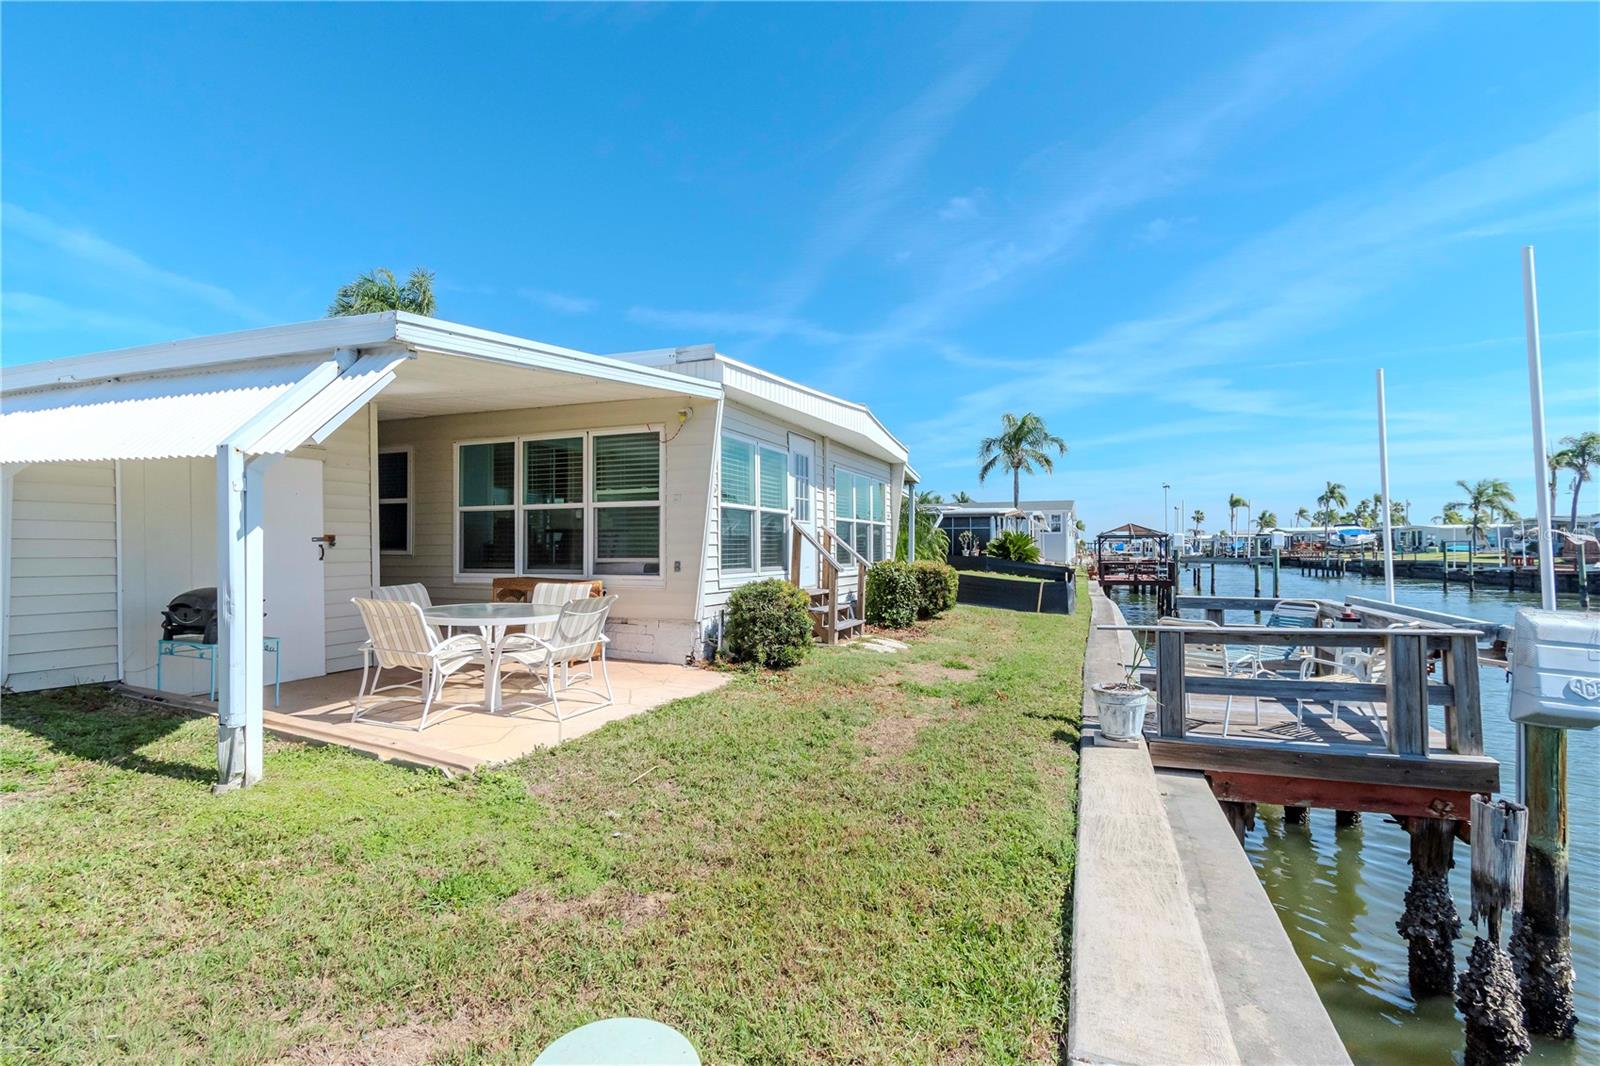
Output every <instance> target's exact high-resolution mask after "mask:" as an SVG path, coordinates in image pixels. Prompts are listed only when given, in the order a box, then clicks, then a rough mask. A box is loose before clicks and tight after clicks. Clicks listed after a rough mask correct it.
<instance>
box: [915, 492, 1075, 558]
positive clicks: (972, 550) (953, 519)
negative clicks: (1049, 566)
mask: <svg viewBox="0 0 1600 1066" xmlns="http://www.w3.org/2000/svg"><path fill="white" fill-rule="evenodd" d="M1077 522H1078V513H1077V510H1076V508H1075V506H1074V504H1073V501H1071V500H1024V501H1022V504H1021V506H1019V507H1012V506H1011V505H1010V504H1009V503H963V504H950V505H948V506H946V507H944V508H943V509H942V510H941V513H940V518H939V528H940V529H943V530H944V531H945V533H947V534H948V535H949V537H950V554H951V555H952V556H955V555H961V554H963V553H969V554H979V555H981V554H982V553H983V550H984V547H985V546H986V545H987V544H988V543H989V541H990V540H992V539H993V538H995V537H996V536H998V535H999V534H1000V533H1002V532H1005V531H1007V530H1020V531H1022V532H1024V533H1027V534H1028V535H1029V536H1031V537H1033V539H1034V540H1035V541H1036V542H1038V545H1039V557H1040V558H1041V559H1042V560H1043V561H1045V562H1048V563H1066V564H1069V565H1070V564H1072V563H1074V562H1076V561H1077V558H1078V527H1077ZM963 534H966V536H965V537H963Z"/></svg>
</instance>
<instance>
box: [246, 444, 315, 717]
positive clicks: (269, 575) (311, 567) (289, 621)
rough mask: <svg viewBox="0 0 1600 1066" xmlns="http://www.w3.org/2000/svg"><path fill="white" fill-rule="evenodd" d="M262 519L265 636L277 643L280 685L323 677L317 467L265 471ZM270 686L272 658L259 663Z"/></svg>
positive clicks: (300, 464) (309, 463) (302, 462)
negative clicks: (263, 527) (262, 663)
mask: <svg viewBox="0 0 1600 1066" xmlns="http://www.w3.org/2000/svg"><path fill="white" fill-rule="evenodd" d="M266 488H267V494H266V500H265V501H264V503H263V510H262V519H263V524H264V525H265V527H266V533H265V537H264V543H263V546H262V554H263V555H264V557H265V559H264V561H265V564H266V565H265V574H264V578H265V586H264V593H263V594H264V596H265V598H266V610H267V615H266V619H265V625H266V635H267V636H269V637H277V638H279V641H280V644H279V647H280V648H281V649H282V655H283V664H282V665H283V680H285V681H294V680H297V679H299V678H302V677H321V676H322V675H323V674H325V673H327V669H326V663H327V641H326V639H325V628H326V625H325V622H326V616H325V615H324V613H323V612H324V606H323V589H322V562H321V558H320V557H321V554H322V553H321V551H320V547H321V546H320V545H319V544H317V543H316V541H315V539H314V538H317V537H320V536H322V532H323V530H322V464H321V463H320V462H318V461H317V460H315V459H280V460H278V462H277V463H275V464H273V466H272V467H271V468H270V469H269V470H268V471H267V477H266ZM265 672H266V678H267V683H268V684H269V685H270V684H271V683H272V657H271V656H270V655H269V656H267V658H266V660H265Z"/></svg>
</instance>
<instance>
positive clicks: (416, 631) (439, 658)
mask: <svg viewBox="0 0 1600 1066" xmlns="http://www.w3.org/2000/svg"><path fill="white" fill-rule="evenodd" d="M350 602H351V603H354V604H355V605H356V609H357V610H358V611H360V612H361V620H362V622H364V623H365V624H366V627H367V636H368V640H367V644H366V646H365V648H366V652H365V654H363V656H362V660H361V687H360V688H359V689H357V690H356V699H355V709H354V710H353V711H351V712H350V720H351V721H352V722H359V721H361V720H362V718H361V716H362V714H363V713H364V712H365V711H366V701H367V700H368V699H372V698H375V697H377V696H378V694H379V693H381V692H406V691H413V690H414V691H415V693H416V694H415V695H414V696H410V697H407V696H388V697H385V700H384V702H387V701H389V700H399V699H415V700H416V701H417V702H419V703H421V704H422V718H421V720H420V721H419V722H418V723H417V731H418V732H419V733H420V732H421V731H422V730H423V729H425V728H426V727H427V725H428V712H429V711H430V710H432V709H433V704H434V701H435V700H437V699H438V698H439V694H440V693H441V692H442V691H443V690H444V683H445V680H446V679H447V678H449V677H450V675H451V674H453V673H455V672H457V671H458V670H462V669H465V668H466V667H468V666H472V665H474V664H475V663H481V662H483V661H484V647H483V639H482V638H481V637H479V636H477V635H476V634H466V633H463V634H461V635H459V636H454V637H445V638H443V639H441V638H440V637H439V633H438V631H437V630H435V629H434V628H433V627H432V626H430V625H428V623H426V622H424V621H423V620H422V608H421V607H420V606H419V605H417V604H416V603H412V602H410V601H407V600H399V599H386V600H368V599H362V598H360V597H356V598H354V599H352V600H351V601H350ZM374 660H375V665H374ZM385 670H411V671H414V672H415V673H416V674H417V675H418V677H417V680H416V681H408V682H401V683H397V684H393V685H382V686H380V685H379V684H378V682H379V680H380V679H381V678H382V676H383V671H385ZM369 676H370V678H371V687H370V688H369V687H368V677H369ZM369 721H371V723H372V724H373V725H382V726H393V727H396V728H409V727H407V726H404V725H402V724H401V723H398V722H383V721H378V720H377V719H370V720H369Z"/></svg>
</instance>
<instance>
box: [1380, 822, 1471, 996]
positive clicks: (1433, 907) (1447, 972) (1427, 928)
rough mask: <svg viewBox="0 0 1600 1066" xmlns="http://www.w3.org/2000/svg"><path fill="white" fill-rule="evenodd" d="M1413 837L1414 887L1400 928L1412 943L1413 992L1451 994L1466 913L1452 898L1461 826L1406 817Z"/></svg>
mask: <svg viewBox="0 0 1600 1066" xmlns="http://www.w3.org/2000/svg"><path fill="white" fill-rule="evenodd" d="M1401 824H1402V825H1403V826H1404V827H1405V830H1406V832H1407V834H1409V835H1410V837H1411V886H1410V887H1409V888H1407V889H1406V902H1405V911H1404V912H1403V913H1402V914H1401V916H1400V920H1399V921H1398V922H1396V923H1395V928H1396V929H1397V930H1399V932H1400V935H1401V936H1403V937H1405V939H1406V945H1407V950H1406V955H1407V960H1408V964H1409V965H1408V970H1409V977H1410V982H1411V994H1412V995H1413V996H1414V997H1416V998H1417V999H1422V998H1424V997H1427V996H1446V995H1449V994H1450V992H1451V991H1452V990H1453V989H1454V987H1455V977H1456V957H1455V946H1454V945H1455V939H1456V937H1458V936H1460V935H1461V915H1460V914H1459V913H1457V911H1456V904H1455V900H1453V899H1451V897H1450V880H1449V877H1450V868H1451V867H1452V866H1454V865H1455V858H1454V849H1455V834H1456V823H1455V821H1454V820H1453V819H1448V818H1403V819H1401Z"/></svg>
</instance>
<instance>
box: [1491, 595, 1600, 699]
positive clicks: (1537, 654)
mask: <svg viewBox="0 0 1600 1066" xmlns="http://www.w3.org/2000/svg"><path fill="white" fill-rule="evenodd" d="M1511 720H1512V721H1513V722H1521V723H1524V724H1526V725H1542V726H1549V727H1551V728H1553V729H1593V728H1594V727H1595V726H1597V725H1600V614H1595V613H1580V612H1577V611H1540V610H1534V609H1533V608H1531V607H1523V608H1520V609H1518V611H1517V621H1516V626H1515V627H1514V629H1513V631H1512V642H1511Z"/></svg>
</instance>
